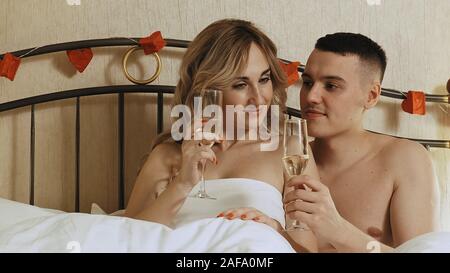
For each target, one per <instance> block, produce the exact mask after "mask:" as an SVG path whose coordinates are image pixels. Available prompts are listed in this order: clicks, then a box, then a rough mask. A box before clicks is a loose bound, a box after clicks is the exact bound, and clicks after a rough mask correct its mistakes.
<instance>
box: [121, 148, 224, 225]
mask: <svg viewBox="0 0 450 273" xmlns="http://www.w3.org/2000/svg"><path fill="white" fill-rule="evenodd" d="M177 155H178V158H181V164H179V165H181V168H180V171H179V174H178V175H177V177H176V179H174V180H173V181H172V182H171V183H168V180H169V178H170V176H171V175H172V174H171V166H172V165H173V164H174V162H173V161H172V162H171V160H174V158H176V157H177ZM201 160H209V161H211V162H215V161H216V157H215V154H214V152H213V151H212V149H211V148H210V147H205V146H199V145H198V141H193V140H191V141H183V144H182V145H181V152H180V150H179V147H177V144H170V143H163V144H160V145H158V146H157V147H156V148H155V149H154V150H153V152H152V153H151V154H150V156H149V158H148V159H147V161H146V163H145V164H144V167H143V168H142V170H141V173H140V174H139V176H138V178H137V180H136V183H135V186H134V188H133V192H132V194H131V197H130V201H129V203H128V206H127V209H126V212H125V215H124V216H126V217H131V218H136V219H141V220H147V221H152V222H157V223H161V224H164V225H167V226H169V225H170V224H171V222H172V220H173V219H174V217H175V216H176V215H177V213H178V211H179V210H180V208H181V206H182V205H183V203H184V201H185V200H186V197H187V196H188V194H189V193H190V192H191V190H192V188H193V187H194V186H195V185H196V184H197V183H198V181H199V180H200V172H199V163H200V161H201ZM159 183H166V184H168V185H167V188H166V189H165V190H164V191H163V192H162V193H161V194H160V195H158V189H157V186H158V184H159Z"/></svg>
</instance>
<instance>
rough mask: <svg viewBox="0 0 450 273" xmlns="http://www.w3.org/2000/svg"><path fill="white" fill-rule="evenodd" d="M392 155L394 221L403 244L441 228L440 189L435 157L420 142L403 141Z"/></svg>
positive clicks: (397, 241)
mask: <svg viewBox="0 0 450 273" xmlns="http://www.w3.org/2000/svg"><path fill="white" fill-rule="evenodd" d="M389 158H390V160H389V161H388V162H389V163H390V165H391V166H392V169H393V170H394V171H395V183H394V192H393V195H392V199H391V206H390V216H391V219H390V220H391V227H392V235H393V241H394V245H395V246H399V245H401V244H402V243H404V242H406V241H408V240H410V239H412V238H414V237H417V236H418V235H421V234H424V233H428V232H432V231H436V230H438V229H439V205H440V204H439V190H438V183H437V180H436V176H435V173H434V168H433V163H432V160H431V157H430V155H429V153H428V151H427V150H425V148H423V147H422V146H421V145H420V144H418V143H415V142H411V141H407V140H399V141H398V142H397V143H396V144H395V148H394V147H392V149H391V151H390V156H389Z"/></svg>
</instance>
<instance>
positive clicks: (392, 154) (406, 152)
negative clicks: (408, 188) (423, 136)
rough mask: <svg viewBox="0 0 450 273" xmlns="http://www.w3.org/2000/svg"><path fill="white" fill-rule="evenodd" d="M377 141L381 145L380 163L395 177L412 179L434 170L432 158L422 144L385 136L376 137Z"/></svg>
mask: <svg viewBox="0 0 450 273" xmlns="http://www.w3.org/2000/svg"><path fill="white" fill-rule="evenodd" d="M375 139H376V140H377V141H375V143H379V144H380V147H379V148H380V151H379V159H380V161H379V162H382V164H383V165H385V168H386V169H389V170H390V172H392V174H393V175H394V176H396V177H400V178H402V177H411V176H414V174H418V173H422V172H427V173H429V172H430V169H432V165H433V163H432V160H431V156H430V154H429V153H428V151H427V150H426V149H425V147H423V146H422V145H421V144H420V143H418V142H415V141H411V140H408V139H401V138H395V137H391V136H385V135H376V136H375ZM400 180H402V179H400ZM397 181H398V180H397Z"/></svg>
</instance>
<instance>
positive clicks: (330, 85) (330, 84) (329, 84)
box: [325, 83, 338, 90]
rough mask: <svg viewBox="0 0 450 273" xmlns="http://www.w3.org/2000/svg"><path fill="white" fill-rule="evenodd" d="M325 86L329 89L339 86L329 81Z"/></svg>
mask: <svg viewBox="0 0 450 273" xmlns="http://www.w3.org/2000/svg"><path fill="white" fill-rule="evenodd" d="M325 88H326V89H327V90H334V89H336V88H338V86H337V85H335V84H332V83H327V84H325Z"/></svg>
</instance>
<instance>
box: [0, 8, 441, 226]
mask: <svg viewBox="0 0 450 273" xmlns="http://www.w3.org/2000/svg"><path fill="white" fill-rule="evenodd" d="M77 2H78V3H79V4H80V5H76V4H77ZM68 3H72V4H75V5H69V4H68ZM448 14H450V1H448V0H426V1H425V0H395V1H393V0H390V1H388V0H345V1H340V0H326V1H325V0H322V1H313V0H302V1H297V0H296V1H294V0H292V1H288V0H282V1H271V0H259V1H256V0H250V1H246V0H230V1H208V0H200V1H183V0H178V1H177V0H153V1H144V0H115V1H108V0H95V1H92V0H90V1H86V0H68V1H65V0H21V1H14V0H0V52H2V53H4V52H8V51H15V50H19V49H25V48H30V47H34V46H42V45H47V44H53V43H60V42H67V41H75V40H82V39H92V38H108V37H142V36H147V35H148V34H150V33H152V32H153V31H156V30H161V32H162V34H163V36H164V37H166V38H175V39H186V40H191V39H193V37H194V36H195V35H196V34H197V33H198V32H199V31H201V30H202V29H203V28H204V27H206V26H207V25H208V24H209V23H211V22H213V21H215V20H217V19H221V18H224V17H234V18H242V19H247V20H251V21H253V22H254V23H256V24H257V25H258V26H259V27H260V28H261V29H263V30H264V31H265V32H266V33H267V34H268V35H269V36H270V37H271V38H272V39H273V40H274V41H275V42H276V44H277V45H278V47H279V56H280V57H282V58H285V59H291V60H299V61H302V62H306V59H307V56H308V54H309V53H310V52H311V50H312V49H313V46H314V43H315V41H316V39H317V38H318V37H320V36H322V35H324V34H327V33H332V32H337V31H348V32H360V33H363V34H365V35H368V36H369V37H371V38H373V39H374V40H375V41H377V42H379V43H380V44H381V45H383V46H384V48H385V50H386V52H387V56H388V59H389V61H388V68H387V71H386V76H385V82H384V87H390V88H395V89H400V90H405V91H407V90H411V89H413V90H424V91H426V92H428V93H433V94H445V93H446V91H445V87H444V85H445V83H446V82H447V80H448V78H449V76H450V65H449V60H450V47H449V46H448V45H449V44H450V32H449V31H448V29H447V27H446V26H449V25H450V17H448ZM125 51H126V48H124V47H117V48H111V49H107V48H95V49H94V54H95V55H94V59H93V61H92V62H91V64H90V65H89V67H88V68H87V69H86V70H85V72H84V73H82V74H80V73H78V72H76V71H75V69H74V68H73V67H72V66H71V65H70V64H69V63H68V61H67V57H66V55H65V53H64V52H60V53H54V54H50V55H45V56H36V57H31V58H26V59H23V61H22V64H21V67H20V69H19V71H18V73H17V75H16V79H15V80H14V81H13V82H10V81H9V80H7V79H5V78H0V102H6V101H10V100H15V99H20V98H23V97H28V96H33V95H39V94H43V93H47V92H53V91H58V90H67V89H73V88H80V87H90V86H102V85H112V84H115V85H116V84H129V82H128V81H127V80H126V78H125V77H124V75H123V73H122V68H121V58H122V55H123V54H124V52H125ZM182 54H183V50H179V49H169V48H166V49H164V50H163V51H162V53H161V56H162V58H163V69H162V73H161V76H160V78H159V79H158V80H157V81H156V82H155V83H156V84H168V85H175V83H176V81H177V71H178V67H179V64H180V58H181V56H182ZM140 56H141V55H140ZM136 59H137V60H136ZM136 59H135V60H136V62H135V64H134V65H130V71H131V73H133V74H134V75H136V77H141V78H142V77H145V76H149V75H150V74H152V73H153V69H154V68H153V60H152V58H136ZM299 87H300V85H298V84H297V85H295V86H293V87H291V88H290V89H289V91H288V92H289V105H291V106H298V90H299ZM154 102H155V98H154V97H153V96H152V95H131V94H129V95H126V110H125V119H126V134H125V135H126V165H125V166H126V170H125V175H126V197H127V200H128V197H129V194H130V193H131V189H132V187H133V183H134V179H135V177H136V172H137V169H138V168H139V164H140V161H141V159H142V157H143V156H144V155H145V153H146V152H147V151H148V149H149V145H150V143H151V140H152V138H153V137H154V135H155V132H156V125H155V124H154V123H153V122H152V120H151V118H149V117H152V116H155V115H156V109H155V107H154V106H153V105H152V104H153V103H154ZM169 103H170V98H169V97H167V98H166V106H165V113H166V117H167V116H168V113H169V110H170V109H169ZM399 103H400V101H398V100H393V99H388V98H383V99H382V100H381V102H380V104H379V105H378V106H377V108H376V109H374V110H372V111H370V112H369V113H367V116H366V119H365V126H366V128H368V129H371V130H375V131H378V132H382V133H387V134H393V135H398V136H405V137H413V138H429V139H449V138H450V115H449V114H446V113H445V112H444V110H446V111H450V109H449V108H448V106H445V105H443V108H444V110H442V109H440V108H439V107H438V105H437V104H429V105H428V109H427V111H428V113H427V115H426V116H413V115H410V114H407V113H404V112H402V111H401V109H400V107H399ZM116 116H117V96H115V95H110V96H102V97H89V98H82V99H81V151H82V152H81V166H80V167H81V172H80V178H81V210H82V211H89V209H90V204H91V203H92V202H96V203H98V204H99V205H100V206H102V207H103V208H105V209H106V210H107V211H109V212H111V211H114V210H116V209H117V192H118V191H117V182H116V181H117V167H118V163H117V159H118V156H117V153H116V150H117V144H116V143H117V137H118V136H117V124H116ZM166 121H167V119H166ZM168 125H169V124H168V123H167V122H166V128H167V126H168ZM74 128H75V100H66V101H61V102H54V103H48V104H43V105H38V106H36V166H35V169H36V177H35V183H36V197H35V201H36V205H39V206H43V207H51V208H57V209H62V210H67V211H72V210H73V209H74V205H73V204H74V202H73V200H74V181H75V175H74V171H75V162H74V158H75V148H74V141H75V134H74V132H75V131H74ZM0 143H1V145H0V197H4V198H9V199H14V200H18V201H21V202H28V198H29V196H28V192H29V189H28V183H29V168H30V166H29V145H30V114H29V108H24V109H18V110H15V111H12V112H6V113H1V114H0ZM431 155H432V157H433V160H434V162H435V166H436V171H437V174H438V177H439V180H440V187H441V192H442V200H441V203H442V208H443V210H442V216H443V217H445V218H444V220H443V224H444V227H445V228H446V229H448V230H450V204H449V203H450V190H449V188H450V164H449V162H450V150H449V149H446V150H444V149H434V150H432V151H431ZM62 182H64V183H62ZM50 196H51V198H49V197H50Z"/></svg>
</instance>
